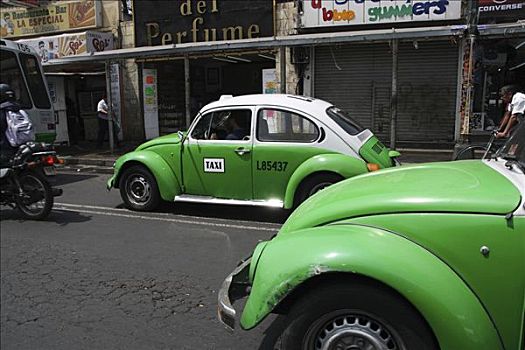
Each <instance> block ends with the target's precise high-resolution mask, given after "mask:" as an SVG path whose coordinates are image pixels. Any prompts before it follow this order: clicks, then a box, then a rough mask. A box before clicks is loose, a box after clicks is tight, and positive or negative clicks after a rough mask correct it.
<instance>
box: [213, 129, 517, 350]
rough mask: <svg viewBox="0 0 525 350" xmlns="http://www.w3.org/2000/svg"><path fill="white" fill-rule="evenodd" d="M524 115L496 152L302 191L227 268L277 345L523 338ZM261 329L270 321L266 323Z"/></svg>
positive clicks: (227, 287)
mask: <svg viewBox="0 0 525 350" xmlns="http://www.w3.org/2000/svg"><path fill="white" fill-rule="evenodd" d="M524 174H525V124H523V125H521V128H520V129H518V130H517V131H516V133H515V134H514V136H513V137H512V138H511V139H510V140H508V141H507V143H506V145H505V147H504V148H503V149H502V150H501V151H500V153H499V154H498V155H497V157H495V158H493V159H490V160H484V161H478V160H471V161H458V162H447V163H429V164H421V165H413V166H406V167H398V168H393V169H387V170H383V171H380V172H377V173H372V174H368V175H363V176H358V177H355V178H352V179H349V180H347V181H343V182H340V183H338V184H335V185H333V186H331V187H330V188H327V189H325V190H323V191H321V192H320V193H318V194H316V195H315V196H313V197H312V198H310V199H308V200H307V201H306V202H304V203H303V204H302V205H301V206H300V207H299V208H298V209H297V210H296V211H295V212H294V213H293V214H292V215H291V216H290V218H289V219H288V220H287V222H286V223H285V224H284V226H283V227H282V228H281V230H280V232H279V233H278V234H277V235H276V236H275V237H274V238H273V239H272V240H270V241H268V242H262V243H260V244H258V245H257V247H256V248H255V251H254V253H253V255H252V256H251V258H250V259H248V260H246V261H244V262H242V263H241V264H240V265H239V266H238V268H237V269H236V270H235V271H234V272H233V273H232V274H231V275H230V276H228V278H227V279H226V280H225V281H224V283H223V286H222V288H221V290H220V292H219V318H220V320H221V321H222V322H223V323H224V324H225V325H227V326H228V327H229V328H232V329H233V327H234V325H235V315H236V312H235V309H234V308H233V306H232V303H233V302H234V301H235V300H237V299H239V298H242V297H244V296H246V295H249V296H248V299H247V301H246V304H245V307H244V310H243V312H242V316H241V319H240V325H241V327H242V328H243V329H251V328H253V327H255V326H256V325H258V324H259V323H260V322H261V321H262V320H263V319H264V318H265V317H266V316H267V315H268V314H269V313H277V314H280V315H279V316H278V319H277V321H275V322H274V323H273V324H272V327H274V326H275V327H276V328H275V329H277V331H276V330H275V329H274V333H275V332H276V333H277V334H280V339H281V345H282V348H283V349H286V350H288V349H308V350H310V349H367V350H372V349H373V350H386V349H402V350H424V349H443V350H480V349H490V350H496V349H501V350H503V349H506V350H522V349H524V314H525V312H524V311H525V309H524V302H525V201H524V198H525V175H524ZM267 334H268V331H267Z"/></svg>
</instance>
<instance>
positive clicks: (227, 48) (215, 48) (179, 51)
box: [47, 25, 467, 65]
mask: <svg viewBox="0 0 525 350" xmlns="http://www.w3.org/2000/svg"><path fill="white" fill-rule="evenodd" d="M466 29H467V27H466V26H465V25H453V26H438V27H423V28H421V27H419V28H402V29H395V28H391V29H374V30H363V31H346V32H334V33H315V34H298V35H289V36H275V37H265V38H257V39H241V40H225V41H215V42H198V43H185V44H174V45H163V46H142V47H134V48H129V49H119V50H110V51H104V52H93V53H88V54H82V55H76V56H70V57H64V58H61V59H53V60H49V61H48V62H47V65H67V64H71V63H80V62H88V61H112V60H118V59H129V58H154V57H165V56H174V55H192V54H195V55H196V54H210V53H216V54H221V53H224V52H231V51H240V50H250V49H251V50H258V49H260V50H268V49H270V48H277V47H283V46H285V47H286V46H288V47H292V46H318V45H331V44H343V43H350V42H378V41H388V40H392V39H401V40H402V39H425V38H437V37H447V36H461V35H463V34H464V32H465V30H466Z"/></svg>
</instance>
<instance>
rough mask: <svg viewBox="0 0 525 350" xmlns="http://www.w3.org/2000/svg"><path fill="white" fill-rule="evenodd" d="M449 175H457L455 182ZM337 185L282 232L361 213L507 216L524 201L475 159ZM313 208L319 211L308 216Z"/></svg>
mask: <svg viewBox="0 0 525 350" xmlns="http://www.w3.org/2000/svg"><path fill="white" fill-rule="evenodd" d="M447 178H453V179H454V183H452V184H451V183H450V181H448V180H447ZM333 186H334V187H335V188H337V190H334V191H323V192H321V193H319V194H318V195H317V196H316V200H314V201H306V202H305V203H303V204H302V205H301V207H300V208H298V210H296V211H295V212H294V213H293V214H292V215H291V216H290V218H289V219H288V220H287V222H286V224H285V225H284V226H283V227H282V229H281V231H280V234H284V233H286V232H288V231H296V230H298V229H301V228H306V227H313V226H317V225H322V224H326V223H329V222H333V221H337V220H341V219H344V218H350V217H356V216H362V215H377V214H388V213H401V212H469V213H487V214H500V215H501V214H502V215H505V214H507V213H510V212H512V211H513V210H515V209H516V207H517V206H518V204H519V202H520V199H521V195H520V192H519V191H518V190H517V189H516V187H515V186H514V185H512V183H511V182H510V181H509V180H507V179H506V178H505V177H503V176H501V175H500V174H498V173H497V172H496V171H494V170H492V169H491V168H489V167H487V166H486V165H484V164H483V163H481V162H479V161H476V160H473V161H464V162H443V163H432V164H424V165H414V166H404V167H399V168H391V169H385V170H383V171H381V172H376V173H370V174H369V175H367V176H358V177H355V178H353V179H352V182H341V183H338V184H335V185H333ZM494 188H498V191H494V190H493V189H494ZM349 198H352V200H349ZM313 208H315V213H316V215H305V214H304V213H310V212H311V211H312V209H313Z"/></svg>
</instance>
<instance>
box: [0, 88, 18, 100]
mask: <svg viewBox="0 0 525 350" xmlns="http://www.w3.org/2000/svg"><path fill="white" fill-rule="evenodd" d="M14 98H15V92H14V91H13V89H11V87H10V86H9V85H7V84H0V102H5V101H9V100H14Z"/></svg>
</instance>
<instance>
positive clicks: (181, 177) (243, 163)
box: [107, 95, 399, 210]
mask: <svg viewBox="0 0 525 350" xmlns="http://www.w3.org/2000/svg"><path fill="white" fill-rule="evenodd" d="M398 155H399V153H397V152H394V151H390V150H389V149H388V148H386V147H385V146H383V144H382V143H381V142H380V141H379V140H378V139H377V138H376V137H375V136H374V135H373V134H372V132H371V131H370V130H368V129H364V128H362V127H361V126H360V125H359V124H358V123H356V122H355V121H354V120H352V119H351V118H350V117H349V116H348V115H347V114H346V113H345V112H343V111H342V110H340V109H338V108H337V107H335V106H333V105H332V104H330V103H328V102H325V101H321V100H318V99H313V98H307V97H301V96H292V95H247V96H237V97H231V96H225V97H223V98H221V99H220V100H219V101H216V102H213V103H210V104H208V105H207V106H205V107H203V108H202V110H201V111H200V112H199V114H198V115H197V117H196V118H195V120H194V121H193V123H192V125H191V126H190V128H189V131H188V132H187V133H182V132H181V133H178V134H172V135H167V136H163V137H159V138H156V139H154V140H151V141H148V142H146V143H144V144H142V145H141V146H139V147H138V148H137V149H136V150H135V151H133V152H130V153H128V154H125V155H124V156H122V157H120V158H119V159H118V160H117V162H116V164H115V171H114V175H113V176H112V177H111V178H110V179H109V181H108V183H107V186H108V189H111V188H119V189H120V193H121V195H122V199H123V201H124V203H125V204H126V205H127V206H128V207H129V208H131V209H135V210H152V209H154V208H155V207H156V205H157V204H158V203H159V201H160V200H161V199H162V200H165V201H179V202H204V203H220V204H246V205H260V206H275V207H284V208H292V207H294V206H295V205H297V204H299V203H301V202H302V201H303V200H304V199H306V198H307V197H308V196H310V195H311V194H313V193H315V192H317V191H318V190H320V189H322V188H324V187H326V186H328V185H330V184H333V183H335V182H338V181H340V180H343V179H346V178H349V177H352V176H355V175H359V174H363V173H366V172H368V171H372V170H377V169H380V168H388V167H391V166H393V165H395V164H396V161H395V159H394V158H395V157H396V156H398Z"/></svg>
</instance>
